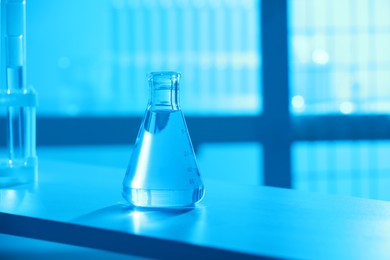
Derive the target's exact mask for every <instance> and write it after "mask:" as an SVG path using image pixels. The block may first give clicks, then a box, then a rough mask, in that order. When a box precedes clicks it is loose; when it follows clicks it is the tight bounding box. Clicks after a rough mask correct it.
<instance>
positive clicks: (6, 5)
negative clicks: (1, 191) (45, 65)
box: [0, 0, 38, 187]
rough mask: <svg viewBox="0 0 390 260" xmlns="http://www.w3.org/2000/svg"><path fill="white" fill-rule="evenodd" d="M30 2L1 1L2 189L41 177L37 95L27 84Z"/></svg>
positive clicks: (0, 138) (0, 115)
mask: <svg viewBox="0 0 390 260" xmlns="http://www.w3.org/2000/svg"><path fill="white" fill-rule="evenodd" d="M25 27H26V1H25V0H4V1H1V55H0V57H1V84H0V129H1V131H0V187H4V186H12V185H16V184H24V183H29V182H33V181H35V180H36V177H37V165H38V163H37V156H36V152H35V143H36V142H35V135H36V133H35V129H36V126H35V120H36V118H35V116H36V115H35V109H36V106H37V94H36V92H35V90H34V89H33V88H32V87H29V86H27V84H26V77H25V71H26V42H25V38H26V37H25V36H26V28H25Z"/></svg>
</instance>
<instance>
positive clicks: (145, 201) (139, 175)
mask: <svg viewBox="0 0 390 260" xmlns="http://www.w3.org/2000/svg"><path fill="white" fill-rule="evenodd" d="M147 79H148V82H149V86H150V98H149V102H148V106H147V108H146V112H145V115H144V118H143V121H142V124H141V127H140V130H139V132H138V137H137V140H136V142H135V146H134V150H133V153H132V155H131V158H130V162H129V166H128V168H127V172H126V175H125V178H124V181H123V193H122V194H123V197H124V198H125V199H126V200H127V201H129V202H130V203H131V204H132V205H134V206H138V207H156V208H175V207H179V208H180V207H192V206H194V205H195V203H197V202H198V201H200V200H201V199H202V198H203V196H204V186H203V183H202V180H201V177H200V174H199V169H198V165H197V162H196V157H195V153H194V149H193V146H192V143H191V139H190V136H189V133H188V130H187V125H186V123H185V119H184V115H183V112H182V110H181V107H180V104H179V80H180V74H179V73H177V72H151V73H149V74H148V75H147Z"/></svg>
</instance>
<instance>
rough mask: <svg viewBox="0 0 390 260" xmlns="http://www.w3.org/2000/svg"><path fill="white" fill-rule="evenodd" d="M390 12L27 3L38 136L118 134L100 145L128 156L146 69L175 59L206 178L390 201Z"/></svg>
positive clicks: (323, 4)
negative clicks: (37, 102)
mask: <svg viewBox="0 0 390 260" xmlns="http://www.w3.org/2000/svg"><path fill="white" fill-rule="evenodd" d="M389 14H390V1H389V0H315V1H313V0H280V1H272V0H263V1H260V0H244V1H238V0H226V1H222V0H214V1H205V0H145V1H137V0H99V1H93V0H84V1H77V0H57V1H47V0H35V1H28V2H27V81H28V82H29V83H30V84H32V85H33V86H34V87H35V88H36V89H37V91H38V93H39V104H40V105H39V108H38V112H37V115H38V119H37V120H38V122H37V131H38V132H37V142H38V146H48V145H50V146H55V145H78V146H82V145H88V146H90V145H100V144H104V145H111V146H110V147H108V148H100V150H99V149H95V150H94V153H95V154H93V155H91V156H92V157H93V158H95V159H96V158H100V157H99V155H97V154H96V153H100V156H101V160H99V163H106V164H115V165H116V166H118V167H122V166H123V167H126V163H127V160H128V158H129V155H130V153H131V145H132V144H133V143H134V141H135V137H136V134H137V131H138V128H139V124H140V122H141V119H142V116H143V112H144V110H145V108H146V104H147V100H148V87H147V84H146V78H145V75H146V73H147V72H149V71H156V70H157V71H160V70H175V71H180V72H181V73H182V81H181V104H182V109H183V111H184V113H185V115H186V119H187V123H188V127H189V131H190V134H191V136H192V138H193V142H194V146H195V148H196V152H197V156H198V161H199V166H200V168H201V170H202V174H203V175H204V178H210V179H220V180H225V181H235V182H239V183H244V184H249V185H272V186H280V187H287V188H294V189H299V190H307V191H315V192H326V193H332V194H342V195H352V196H359V197H366V198H373V199H390V189H389V187H390V158H389V157H390V122H389V117H388V114H389V112H390V15H389ZM113 145H114V146H115V147H113ZM64 149H65V148H64ZM69 149H70V148H69ZM65 150H66V149H65ZM89 150H90V149H89ZM89 150H88V149H85V151H83V150H79V151H80V152H79V154H77V153H73V156H74V159H75V160H80V161H87V160H88V159H87V157H88V156H87V153H88V151H89ZM40 156H42V155H40ZM47 156H50V153H48V154H47Z"/></svg>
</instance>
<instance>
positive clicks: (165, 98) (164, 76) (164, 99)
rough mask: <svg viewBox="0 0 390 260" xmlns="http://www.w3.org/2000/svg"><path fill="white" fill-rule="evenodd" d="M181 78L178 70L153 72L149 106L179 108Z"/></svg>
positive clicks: (150, 76)
mask: <svg viewBox="0 0 390 260" xmlns="http://www.w3.org/2000/svg"><path fill="white" fill-rule="evenodd" d="M179 80H180V73H177V72H151V73H149V74H148V81H149V86H150V99H149V106H150V107H151V109H152V110H179V109H180V104H179Z"/></svg>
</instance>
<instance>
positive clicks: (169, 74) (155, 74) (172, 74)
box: [146, 71, 181, 81]
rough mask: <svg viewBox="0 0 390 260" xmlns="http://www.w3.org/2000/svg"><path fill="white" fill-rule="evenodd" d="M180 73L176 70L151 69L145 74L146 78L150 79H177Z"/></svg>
mask: <svg viewBox="0 0 390 260" xmlns="http://www.w3.org/2000/svg"><path fill="white" fill-rule="evenodd" d="M180 77H181V74H180V73H179V72H176V71H152V72H149V73H148V74H147V75H146V78H147V79H148V80H149V81H150V80H153V79H157V78H161V79H176V80H179V79H180Z"/></svg>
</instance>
